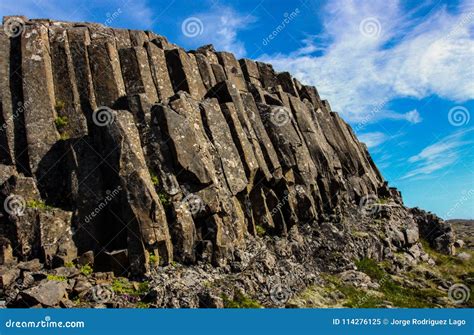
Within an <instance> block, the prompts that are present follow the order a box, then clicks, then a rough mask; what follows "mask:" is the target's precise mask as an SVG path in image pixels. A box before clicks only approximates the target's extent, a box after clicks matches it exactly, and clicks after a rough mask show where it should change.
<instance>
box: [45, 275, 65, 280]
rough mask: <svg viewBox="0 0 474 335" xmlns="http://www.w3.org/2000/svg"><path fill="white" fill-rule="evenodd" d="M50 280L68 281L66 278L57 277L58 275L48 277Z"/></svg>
mask: <svg viewBox="0 0 474 335" xmlns="http://www.w3.org/2000/svg"><path fill="white" fill-rule="evenodd" d="M47 278H48V280H54V281H66V280H67V278H66V277H64V276H56V275H48V277H47Z"/></svg>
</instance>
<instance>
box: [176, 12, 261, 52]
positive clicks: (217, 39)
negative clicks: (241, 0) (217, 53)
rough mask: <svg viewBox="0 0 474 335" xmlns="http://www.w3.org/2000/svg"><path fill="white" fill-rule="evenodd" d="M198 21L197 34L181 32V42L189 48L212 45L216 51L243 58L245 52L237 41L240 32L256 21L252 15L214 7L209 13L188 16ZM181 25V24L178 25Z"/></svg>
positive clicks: (242, 44)
mask: <svg viewBox="0 0 474 335" xmlns="http://www.w3.org/2000/svg"><path fill="white" fill-rule="evenodd" d="M189 18H196V19H198V20H199V21H200V25H201V27H198V28H197V29H200V31H199V33H198V34H192V35H191V36H189V34H188V35H186V34H185V33H184V32H183V36H182V39H181V40H182V42H183V43H184V44H186V45H189V46H191V47H198V46H201V45H204V44H213V45H214V47H215V48H216V49H217V50H222V51H230V52H233V53H234V54H235V55H236V57H243V56H245V55H246V53H247V51H246V49H245V45H244V43H243V42H242V41H240V40H239V39H238V33H239V31H241V30H244V29H248V28H249V25H250V24H252V23H254V22H255V21H256V18H255V17H254V16H252V15H247V14H242V13H239V12H237V11H236V10H234V9H233V8H231V7H228V6H221V5H219V6H214V7H212V9H211V10H210V11H207V12H201V13H196V14H193V15H190V17H189ZM180 25H181V23H180Z"/></svg>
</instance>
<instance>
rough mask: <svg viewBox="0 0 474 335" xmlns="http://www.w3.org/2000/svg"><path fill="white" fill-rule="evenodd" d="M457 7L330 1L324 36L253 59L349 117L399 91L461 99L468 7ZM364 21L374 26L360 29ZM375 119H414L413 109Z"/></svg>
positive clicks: (467, 60) (466, 84)
mask: <svg viewBox="0 0 474 335" xmlns="http://www.w3.org/2000/svg"><path fill="white" fill-rule="evenodd" d="M425 5H426V3H425ZM421 9H423V10H425V11H427V9H428V8H425V7H423V8H421ZM459 11H460V13H458V14H452V13H450V12H448V11H447V9H446V7H445V6H438V7H435V9H434V10H433V11H428V12H429V13H428V14H427V15H426V16H425V17H419V16H420V14H419V13H420V8H417V9H414V10H412V12H406V11H405V10H404V9H403V5H401V4H400V3H399V2H398V1H386V0H378V1H371V2H370V3H368V2H367V3H365V2H364V3H360V2H357V3H356V2H352V1H349V0H337V1H331V2H330V3H329V4H328V5H327V6H326V7H325V10H324V12H323V13H322V17H323V25H324V30H325V32H326V35H325V36H324V38H321V37H318V38H316V37H315V38H313V39H305V40H304V41H303V43H306V44H305V46H303V47H302V48H301V49H299V50H296V51H295V52H293V53H289V54H281V53H280V54H272V55H263V56H262V57H260V59H261V60H263V61H266V62H270V63H272V64H274V66H275V68H276V69H278V70H286V71H290V72H292V73H293V74H294V75H295V76H296V77H297V78H298V79H300V80H302V81H303V82H305V83H308V84H311V85H315V86H317V87H318V90H319V91H320V94H321V96H322V97H323V98H327V99H329V100H330V101H331V105H333V106H334V109H335V110H338V111H340V112H341V113H342V114H344V115H345V116H346V117H347V118H348V119H349V120H350V121H354V122H357V121H361V120H364V118H366V117H367V115H368V114H369V115H370V113H372V114H373V112H372V111H373V109H374V106H378V105H379V104H380V101H390V100H392V99H395V98H399V97H413V98H417V99H422V98H425V97H428V96H430V95H432V94H436V95H438V96H440V97H443V98H447V99H450V100H454V101H465V100H469V99H472V98H474V81H473V80H472V78H473V77H474V67H473V63H474V62H473V61H472V55H473V54H474V38H473V35H472V29H473V28H474V6H473V5H472V4H471V5H469V2H468V1H466V2H465V3H464V4H461V5H460V6H459ZM417 15H418V18H417ZM368 19H370V20H372V24H373V25H372V28H373V29H375V31H374V30H372V31H370V30H369V28H370V27H368V26H366V27H365V28H367V29H366V30H364V27H363V22H364V20H366V21H367V20H368ZM361 30H362V31H361ZM362 32H365V34H364V33H362ZM315 45H325V46H326V47H325V48H324V51H323V52H322V54H318V55H316V54H313V53H312V50H314V48H312V47H314V46H315ZM305 50H309V52H304V51H305ZM380 118H391V119H404V120H407V121H409V122H412V123H417V122H420V121H421V117H420V115H419V113H418V111H416V110H415V111H411V112H409V113H408V114H404V115H398V116H397V115H395V114H394V112H388V113H387V111H384V110H383V109H381V110H380V115H373V118H372V117H371V121H374V120H375V119H380Z"/></svg>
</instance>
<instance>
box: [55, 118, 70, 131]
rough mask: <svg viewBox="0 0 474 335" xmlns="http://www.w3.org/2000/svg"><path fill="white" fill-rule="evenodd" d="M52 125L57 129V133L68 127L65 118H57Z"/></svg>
mask: <svg viewBox="0 0 474 335" xmlns="http://www.w3.org/2000/svg"><path fill="white" fill-rule="evenodd" d="M54 124H55V125H56V128H58V130H59V131H61V130H62V129H64V128H65V127H66V126H67V125H68V118H67V116H58V117H57V118H56V119H55V120H54Z"/></svg>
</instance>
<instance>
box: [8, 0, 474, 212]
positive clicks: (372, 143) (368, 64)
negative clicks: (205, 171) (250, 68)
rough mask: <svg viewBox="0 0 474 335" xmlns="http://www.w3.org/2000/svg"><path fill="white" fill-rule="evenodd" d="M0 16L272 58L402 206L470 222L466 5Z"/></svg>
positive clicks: (206, 4) (473, 66) (167, 8)
mask: <svg viewBox="0 0 474 335" xmlns="http://www.w3.org/2000/svg"><path fill="white" fill-rule="evenodd" d="M0 14H1V15H2V16H3V15H8V14H24V15H26V16H28V17H30V18H38V17H48V18H54V19H62V20H69V21H73V20H77V21H90V22H99V23H106V24H108V25H110V26H112V27H123V28H135V29H147V30H153V31H155V32H156V33H158V34H161V35H164V36H166V37H168V39H169V40H170V41H172V42H174V43H177V44H179V45H181V46H183V47H185V48H188V49H193V48H197V47H199V46H201V45H203V44H209V43H212V44H214V46H215V47H216V49H217V50H228V51H232V52H234V53H236V54H237V55H238V56H239V57H247V58H253V59H259V60H263V61H266V62H271V63H273V64H274V66H275V68H276V69H278V70H289V71H290V72H291V73H292V74H293V75H295V76H296V77H297V78H299V79H300V80H301V81H303V82H305V83H307V84H312V85H315V86H316V87H317V88H318V90H319V92H320V95H321V96H322V97H323V98H325V99H328V100H329V101H330V103H331V106H332V108H333V110H335V111H337V112H339V113H340V114H341V115H343V117H344V118H345V120H346V121H348V122H349V123H350V124H351V125H352V127H353V128H354V130H355V131H356V133H357V134H358V136H359V138H360V139H361V140H363V141H364V142H365V143H366V144H367V145H368V146H369V150H370V152H371V154H372V156H373V157H374V160H375V162H376V163H377V165H378V166H379V168H380V169H381V171H382V173H383V175H384V177H385V178H386V179H387V180H388V181H389V182H390V184H391V185H392V186H396V187H398V188H399V189H400V190H401V191H402V194H403V196H404V200H405V203H406V204H407V205H408V206H419V207H422V208H424V209H427V210H430V211H433V212H435V213H437V214H438V215H439V216H441V217H443V218H471V219H473V218H474V149H473V148H474V145H473V143H474V120H471V116H473V118H474V115H472V114H473V113H474V100H473V99H474V3H473V2H472V1H396V0H393V1H387V0H383V1H344V0H335V1H315V0H306V1H305V0H299V1H298V0H296V1H283V0H281V1H278V0H263V1H259V0H253V1H250V0H249V1H237V0H236V1H218V0H208V1H181V0H180V1H172V0H167V1H161V0H159V1H151V0H135V1H131V0H98V1H83V0H76V1H68V2H66V1H64V0H62V1H59V0H50V1H47V0H16V1H2V2H1V3H0ZM193 24H194V25H193ZM193 29H194V30H193ZM270 35H272V37H271V38H270V37H269V36H270Z"/></svg>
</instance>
